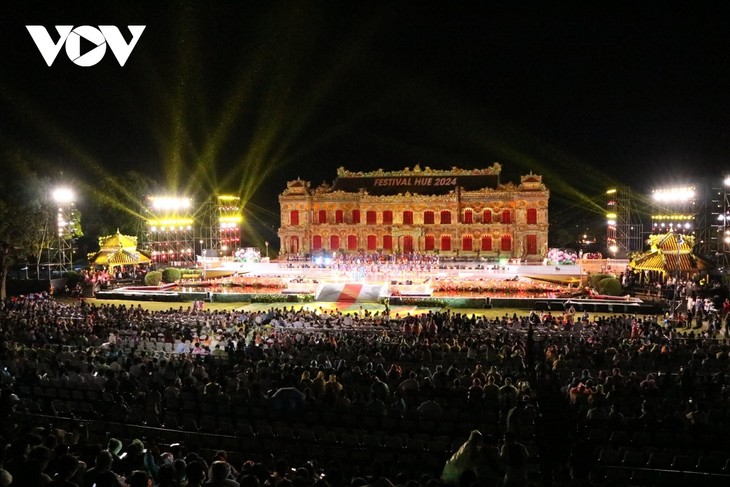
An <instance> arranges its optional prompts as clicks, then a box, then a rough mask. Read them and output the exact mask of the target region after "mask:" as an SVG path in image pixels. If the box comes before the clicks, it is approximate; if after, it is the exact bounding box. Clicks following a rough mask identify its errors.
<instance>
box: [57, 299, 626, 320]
mask: <svg viewBox="0 0 730 487" xmlns="http://www.w3.org/2000/svg"><path fill="white" fill-rule="evenodd" d="M69 302H74V301H73V300H69ZM86 302H87V303H89V304H94V305H96V306H102V305H116V306H120V305H125V306H127V307H129V306H135V307H136V306H138V305H141V306H142V308H144V309H148V310H150V311H166V310H169V309H175V310H177V309H179V308H181V307H182V309H184V310H185V309H187V308H191V307H192V303H190V302H183V303H169V302H168V303H163V302H157V301H134V300H122V299H96V298H90V299H86ZM292 306H293V307H294V309H296V310H299V309H302V308H306V309H320V310H322V311H333V310H336V309H339V310H341V311H343V312H344V313H358V312H360V311H361V310H363V311H364V310H367V311H370V312H375V311H381V312H382V311H383V309H384V307H383V305H381V304H377V303H356V304H344V305H343V304H342V303H326V302H315V303H275V304H271V303H251V304H246V303H216V302H213V303H205V309H206V310H209V311H233V310H244V309H245V310H249V311H265V310H268V309H271V308H272V307H273V308H278V309H280V308H284V307H286V308H287V309H289V308H291V307H292ZM429 310H433V311H438V310H439V309H438V308H428V307H424V308H418V307H416V306H391V316H396V314H397V315H400V316H406V315H407V314H408V313H410V314H412V315H413V314H421V313H427V312H428V311H429ZM451 311H452V312H453V313H461V314H466V315H469V316H471V315H472V314H475V315H477V316H485V317H488V318H498V317H502V316H504V315H508V316H512V315H513V314H515V313H516V314H517V316H524V315H526V314H528V313H529V310H526V309H518V308H493V309H451ZM553 314H556V315H557V314H560V312H559V311H557V310H556V311H553ZM615 314H617V313H594V312H591V313H590V316H591V317H595V316H613V315H615Z"/></svg>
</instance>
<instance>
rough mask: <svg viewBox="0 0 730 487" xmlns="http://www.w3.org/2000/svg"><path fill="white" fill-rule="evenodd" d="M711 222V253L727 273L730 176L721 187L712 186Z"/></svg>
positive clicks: (728, 262) (729, 239)
mask: <svg viewBox="0 0 730 487" xmlns="http://www.w3.org/2000/svg"><path fill="white" fill-rule="evenodd" d="M711 193H712V198H711V201H710V222H709V229H710V230H709V232H708V233H709V235H708V240H709V252H708V253H709V255H711V256H714V257H715V259H716V261H715V264H716V265H717V268H718V269H719V270H720V271H721V272H722V273H723V275H725V274H726V273H727V271H729V270H730V178H726V179H725V181H724V184H723V185H722V186H721V187H716V188H712V190H711Z"/></svg>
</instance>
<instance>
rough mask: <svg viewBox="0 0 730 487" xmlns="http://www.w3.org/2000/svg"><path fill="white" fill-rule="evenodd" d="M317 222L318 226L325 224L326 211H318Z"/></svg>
mask: <svg viewBox="0 0 730 487" xmlns="http://www.w3.org/2000/svg"><path fill="white" fill-rule="evenodd" d="M317 222H318V223H320V224H323V223H327V210H319V215H318V216H317Z"/></svg>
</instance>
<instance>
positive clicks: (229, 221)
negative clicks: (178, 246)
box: [200, 195, 243, 257]
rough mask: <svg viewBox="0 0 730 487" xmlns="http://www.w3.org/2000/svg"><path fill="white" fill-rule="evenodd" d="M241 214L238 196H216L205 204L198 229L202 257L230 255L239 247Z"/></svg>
mask: <svg viewBox="0 0 730 487" xmlns="http://www.w3.org/2000/svg"><path fill="white" fill-rule="evenodd" d="M242 213H243V211H242V208H241V198H240V197H238V196H233V195H217V196H213V197H212V198H211V199H210V200H208V201H207V202H206V204H205V205H204V208H203V211H202V218H201V227H200V244H201V254H202V255H203V257H220V256H223V255H230V254H231V253H232V252H234V251H235V249H237V248H238V247H240V245H241V223H242V222H243V216H242Z"/></svg>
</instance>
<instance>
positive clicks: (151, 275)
mask: <svg viewBox="0 0 730 487" xmlns="http://www.w3.org/2000/svg"><path fill="white" fill-rule="evenodd" d="M160 282H162V272H160V271H150V272H148V273H147V274H146V275H145V276H144V283H145V285H146V286H159V285H160Z"/></svg>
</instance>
